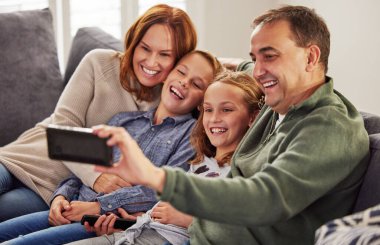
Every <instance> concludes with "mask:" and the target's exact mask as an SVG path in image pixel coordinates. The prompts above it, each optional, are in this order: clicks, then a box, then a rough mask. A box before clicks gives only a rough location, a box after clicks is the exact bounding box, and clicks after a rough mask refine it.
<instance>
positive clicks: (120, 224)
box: [80, 214, 136, 230]
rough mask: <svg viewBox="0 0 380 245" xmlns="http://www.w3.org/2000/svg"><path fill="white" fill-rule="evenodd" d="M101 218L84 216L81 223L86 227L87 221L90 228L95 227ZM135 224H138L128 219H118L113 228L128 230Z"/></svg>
mask: <svg viewBox="0 0 380 245" xmlns="http://www.w3.org/2000/svg"><path fill="white" fill-rule="evenodd" d="M99 217H100V215H89V214H85V215H83V217H82V220H81V221H80V223H81V224H82V225H84V222H86V221H87V222H88V224H89V225H90V226H94V224H95V222H96V221H97V220H98V218H99ZM135 223H136V221H132V220H127V219H123V218H116V221H115V224H114V226H113V228H115V229H121V230H126V229H127V228H129V227H131V226H132V225H134V224H135Z"/></svg>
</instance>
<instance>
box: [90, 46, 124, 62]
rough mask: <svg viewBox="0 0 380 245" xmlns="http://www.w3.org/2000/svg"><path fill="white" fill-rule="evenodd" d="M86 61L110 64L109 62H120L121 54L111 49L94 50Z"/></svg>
mask: <svg viewBox="0 0 380 245" xmlns="http://www.w3.org/2000/svg"><path fill="white" fill-rule="evenodd" d="M83 60H84V61H88V62H93V63H100V64H104V63H109V62H119V60H120V59H119V52H117V51H115V50H111V49H93V50H91V51H90V52H88V53H87V54H86V55H85V56H84V58H83Z"/></svg>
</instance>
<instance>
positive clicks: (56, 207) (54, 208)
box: [49, 196, 71, 226]
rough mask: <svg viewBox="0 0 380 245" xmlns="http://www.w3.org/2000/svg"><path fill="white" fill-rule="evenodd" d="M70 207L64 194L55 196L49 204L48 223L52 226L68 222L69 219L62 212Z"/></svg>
mask: <svg viewBox="0 0 380 245" xmlns="http://www.w3.org/2000/svg"><path fill="white" fill-rule="evenodd" d="M70 209H71V207H70V203H69V202H68V201H67V200H66V198H65V197H64V196H56V197H55V198H54V199H53V201H52V202H51V205H50V211H49V224H51V225H53V226H58V225H65V224H70V223H71V221H70V220H69V219H68V218H66V217H64V216H63V215H62V212H64V211H66V210H70Z"/></svg>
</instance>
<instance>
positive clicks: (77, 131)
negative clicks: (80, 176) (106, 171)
mask: <svg viewBox="0 0 380 245" xmlns="http://www.w3.org/2000/svg"><path fill="white" fill-rule="evenodd" d="M46 136H47V145H48V153H49V157H50V158H51V159H56V160H65V161H74V162H82V163H89V164H97V165H103V166H111V165H112V158H113V157H112V154H113V153H112V147H109V146H108V145H107V143H106V142H107V139H105V138H99V137H98V136H96V135H94V134H93V133H92V129H90V128H79V127H68V126H58V125H52V124H50V125H48V127H47V128H46Z"/></svg>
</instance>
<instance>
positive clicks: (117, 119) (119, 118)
mask: <svg viewBox="0 0 380 245" xmlns="http://www.w3.org/2000/svg"><path fill="white" fill-rule="evenodd" d="M145 113H146V111H126V112H119V113H117V114H115V115H114V116H113V117H112V118H111V119H110V120H109V121H108V123H107V124H108V125H110V126H120V125H122V124H123V123H124V122H126V121H129V120H135V119H137V118H138V117H141V116H142V115H143V114H145Z"/></svg>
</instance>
